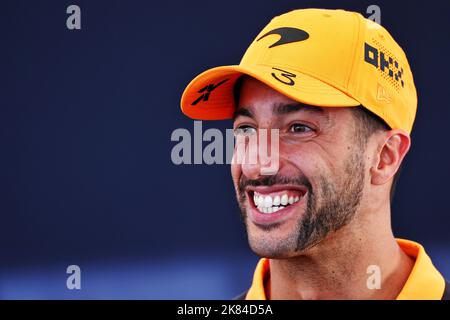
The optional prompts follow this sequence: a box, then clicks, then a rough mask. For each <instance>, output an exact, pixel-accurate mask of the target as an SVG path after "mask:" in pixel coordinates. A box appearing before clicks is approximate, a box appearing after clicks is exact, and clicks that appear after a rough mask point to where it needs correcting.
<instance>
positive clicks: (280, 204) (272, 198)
mask: <svg viewBox="0 0 450 320" xmlns="http://www.w3.org/2000/svg"><path fill="white" fill-rule="evenodd" d="M301 197H302V195H300V194H298V193H296V194H293V192H292V191H283V192H281V193H279V194H276V195H275V194H271V195H264V194H260V193H258V192H254V193H253V204H254V205H255V207H256V208H257V209H258V210H259V212H261V213H275V212H277V211H278V210H283V209H284V208H286V207H287V206H290V205H292V204H294V203H296V202H298V201H300V199H301Z"/></svg>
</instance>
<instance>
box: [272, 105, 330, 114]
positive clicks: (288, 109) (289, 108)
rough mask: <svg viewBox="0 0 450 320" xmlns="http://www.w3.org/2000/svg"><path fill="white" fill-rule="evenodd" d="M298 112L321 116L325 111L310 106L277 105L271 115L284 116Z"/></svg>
mask: <svg viewBox="0 0 450 320" xmlns="http://www.w3.org/2000/svg"><path fill="white" fill-rule="evenodd" d="M300 110H304V111H308V112H314V113H320V114H322V115H323V114H325V111H324V110H323V109H322V108H320V107H315V106H310V105H306V104H302V103H287V104H277V105H275V106H274V107H273V113H274V114H276V115H285V114H288V113H292V112H297V111H300Z"/></svg>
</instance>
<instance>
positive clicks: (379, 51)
mask: <svg viewBox="0 0 450 320" xmlns="http://www.w3.org/2000/svg"><path fill="white" fill-rule="evenodd" d="M243 74H246V75H249V76H251V77H253V78H256V79H258V80H259V81H261V82H263V83H265V84H266V85H268V86H270V87H272V88H273V89H275V90H277V91H279V92H280V93H282V94H284V95H285V96H287V97H289V98H291V99H293V100H295V101H299V102H301V103H305V104H309V105H314V106H320V107H355V106H359V105H363V106H364V107H365V108H367V109H368V110H370V111H371V112H373V113H374V114H376V115H378V116H379V117H380V118H382V119H383V120H384V121H385V122H386V123H387V124H388V125H389V126H390V127H391V128H392V129H403V130H405V131H406V132H408V133H410V132H411V130H412V126H413V123H414V119H415V115H416V110H417V93H416V88H415V86H414V80H413V75H412V72H411V69H410V66H409V63H408V60H407V58H406V55H405V53H404V52H403V50H402V48H400V46H399V45H398V44H397V43H396V42H395V40H394V39H393V38H392V36H391V35H390V34H389V32H388V31H387V30H386V29H384V28H383V27H382V26H380V25H379V24H377V23H375V22H373V21H371V20H368V19H366V18H364V17H363V16H362V15H361V14H359V13H356V12H350V11H344V10H326V9H302V10H294V11H291V12H288V13H285V14H283V15H280V16H277V17H275V18H273V19H272V20H271V21H270V23H269V24H268V25H267V26H266V27H265V28H264V29H263V30H262V31H261V32H260V34H259V35H258V36H257V37H256V38H255V40H254V41H253V42H252V43H251V44H250V47H249V48H248V49H247V51H246V53H245V54H244V57H243V58H242V60H241V62H240V64H239V65H230V66H223V67H216V68H212V69H209V70H207V71H205V72H203V73H201V74H200V75H198V76H197V77H195V78H194V79H193V80H192V81H191V82H190V83H189V85H188V86H187V87H186V89H185V90H184V93H183V95H182V98H181V109H182V111H183V113H184V114H185V115H187V116H188V117H190V118H193V119H199V120H220V119H230V118H232V117H233V113H234V110H235V101H234V92H233V88H234V84H235V83H236V80H237V79H238V78H239V77H240V76H241V75H243Z"/></svg>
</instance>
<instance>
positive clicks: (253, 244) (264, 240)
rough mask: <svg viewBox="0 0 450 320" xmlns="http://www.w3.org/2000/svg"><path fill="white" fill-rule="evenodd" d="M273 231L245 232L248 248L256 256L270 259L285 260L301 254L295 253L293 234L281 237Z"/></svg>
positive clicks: (295, 241) (295, 236) (295, 243)
mask: <svg viewBox="0 0 450 320" xmlns="http://www.w3.org/2000/svg"><path fill="white" fill-rule="evenodd" d="M254 228H257V227H254ZM273 231H275V230H273ZM273 231H272V232H267V231H263V230H247V233H248V243H249V246H250V248H251V250H252V251H253V252H254V253H255V254H256V255H258V256H260V257H264V258H270V259H287V258H292V257H294V256H298V255H299V254H301V252H299V251H297V235H296V234H295V233H294V234H285V235H282V234H275V232H273Z"/></svg>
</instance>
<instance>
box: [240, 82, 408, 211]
mask: <svg viewBox="0 0 450 320" xmlns="http://www.w3.org/2000/svg"><path fill="white" fill-rule="evenodd" d="M246 77H249V76H246V75H243V76H241V77H239V78H238V79H237V81H236V83H235V85H234V102H235V106H236V107H237V106H238V104H239V95H240V92H241V86H242V82H243V80H244V78H246ZM350 110H351V111H352V115H353V117H354V118H355V120H356V124H357V127H356V130H357V131H356V139H357V141H358V143H359V145H360V146H361V147H365V146H366V145H367V142H368V141H369V138H370V137H371V136H372V135H374V134H375V133H377V132H380V131H388V130H390V129H391V128H390V127H389V125H388V124H387V123H386V122H385V121H384V120H383V119H381V118H380V117H379V116H377V115H376V114H374V113H372V112H371V111H369V110H368V109H366V108H364V107H363V106H362V105H360V106H358V107H354V108H350ZM401 169H402V165H400V167H399V168H398V170H397V172H396V173H395V175H394V178H393V180H392V186H391V191H390V200H391V203H392V200H393V199H394V194H395V187H396V185H397V181H398V178H399V176H400V172H401Z"/></svg>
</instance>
